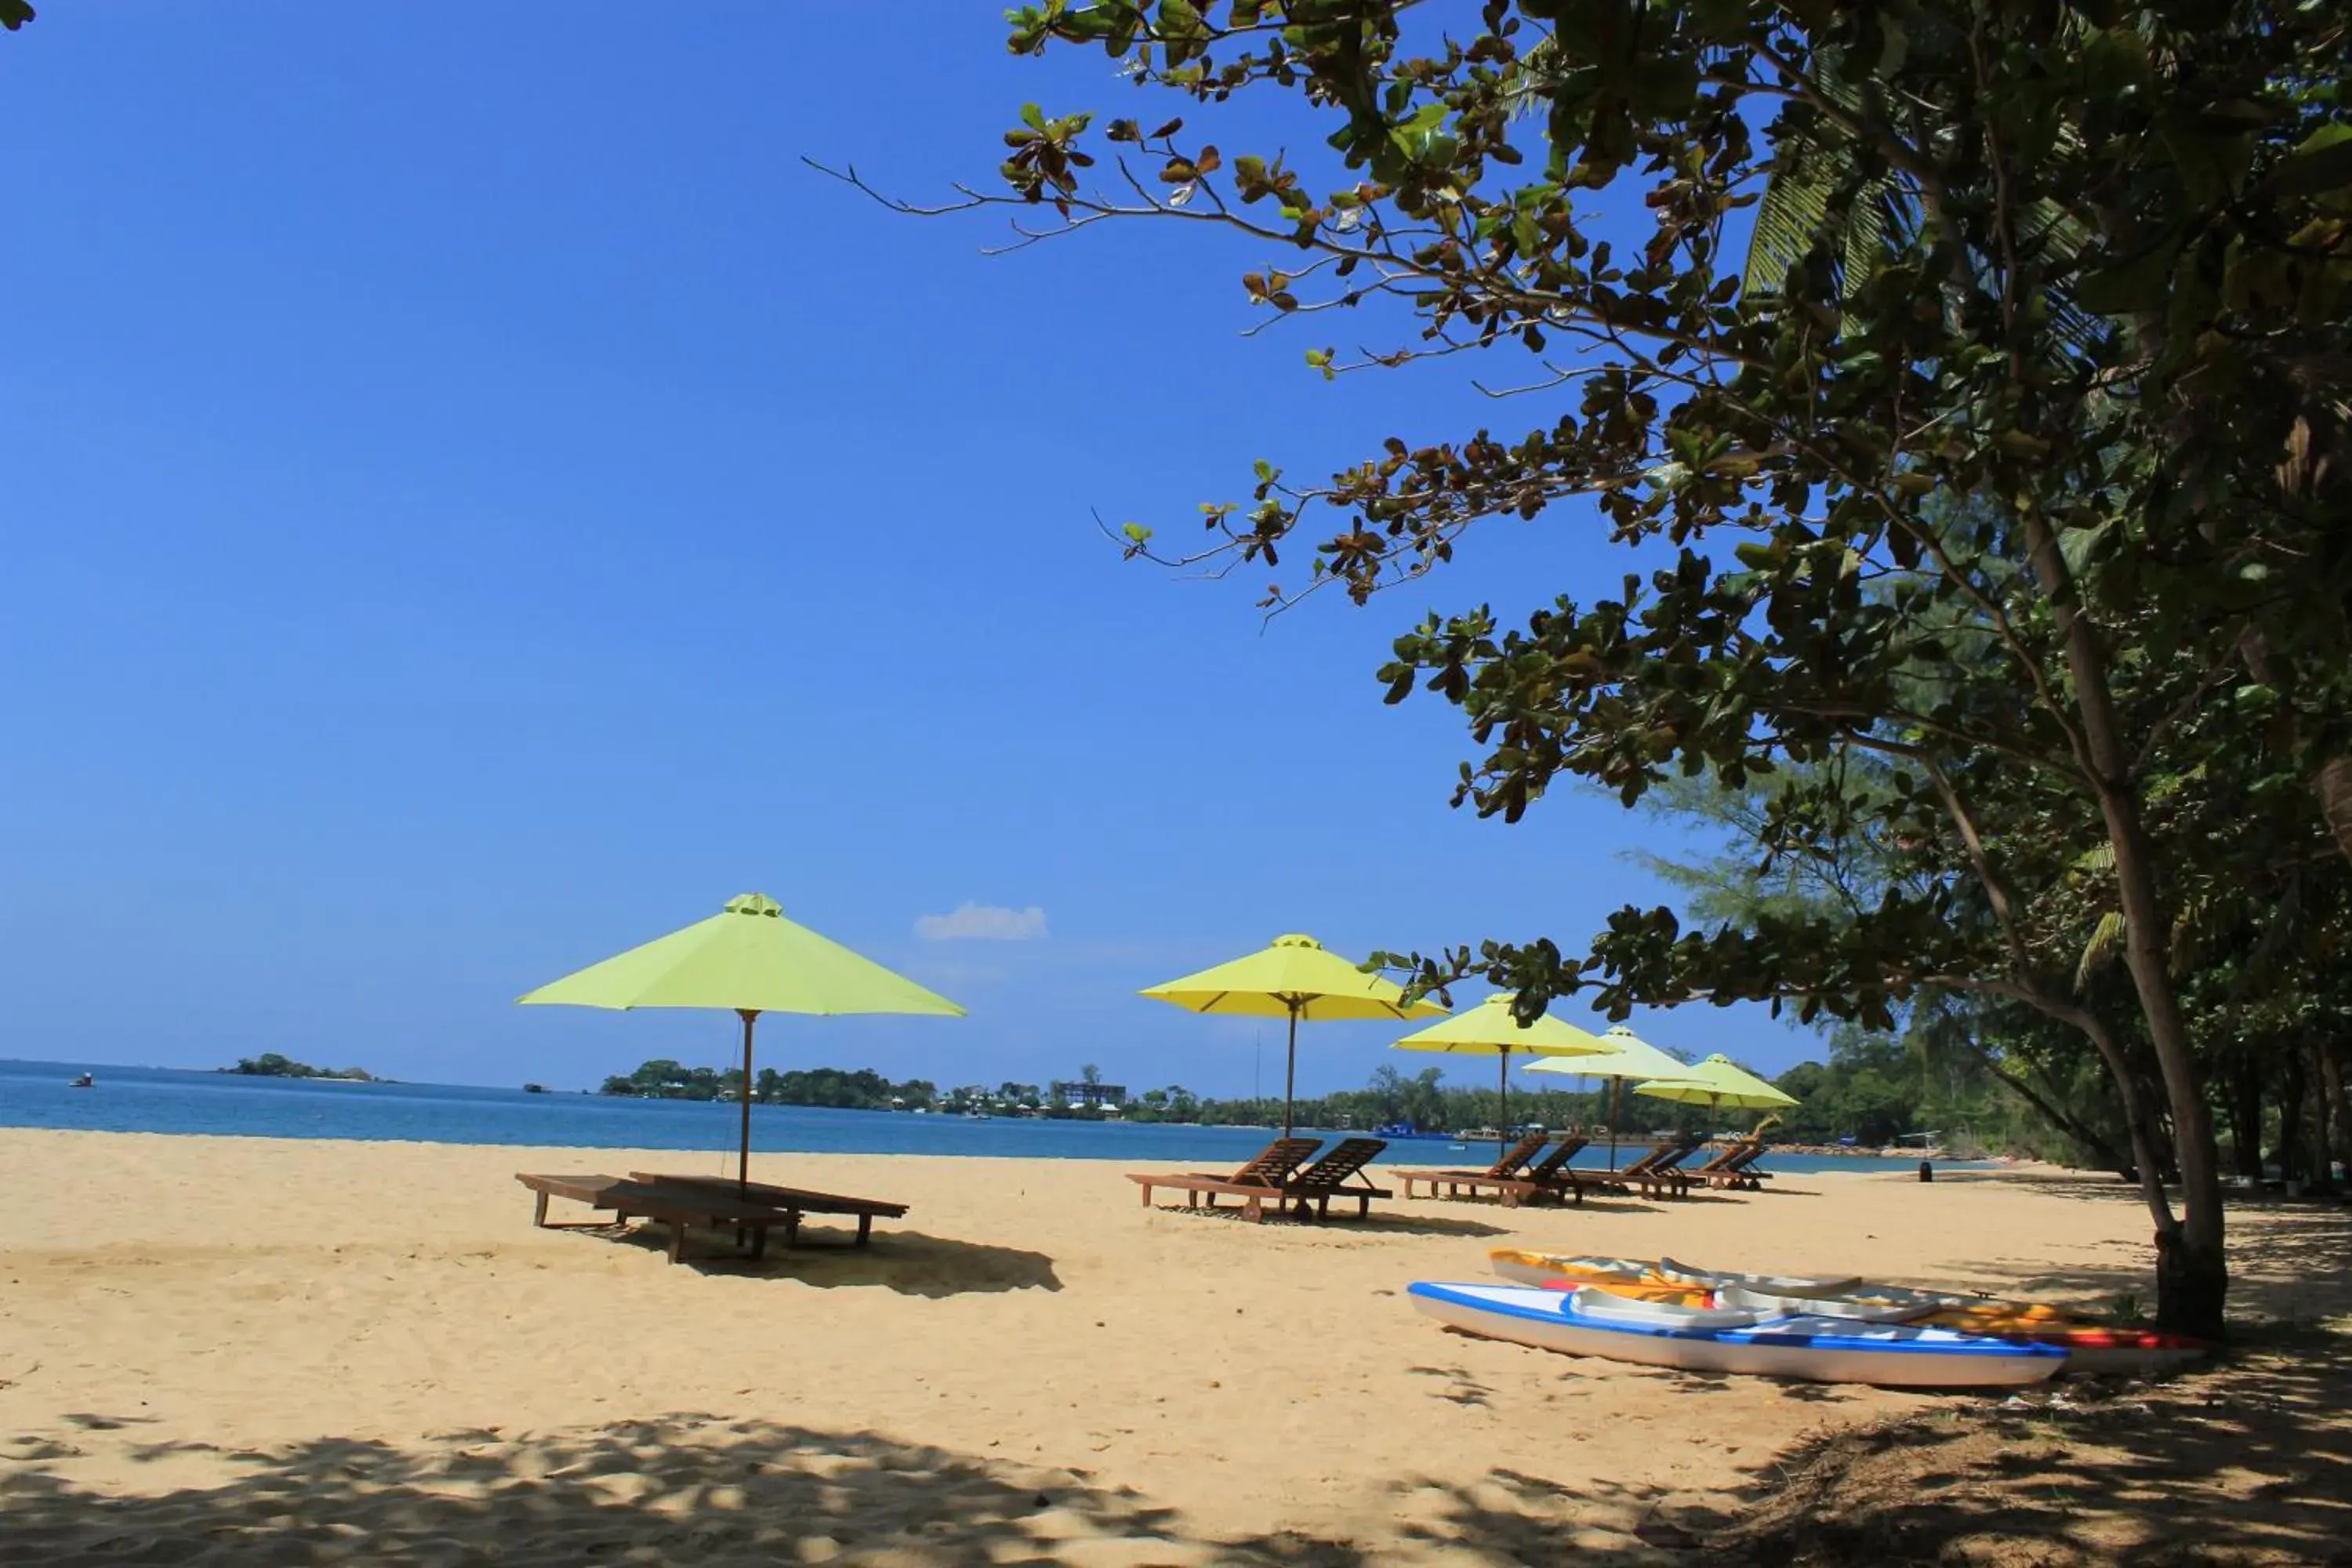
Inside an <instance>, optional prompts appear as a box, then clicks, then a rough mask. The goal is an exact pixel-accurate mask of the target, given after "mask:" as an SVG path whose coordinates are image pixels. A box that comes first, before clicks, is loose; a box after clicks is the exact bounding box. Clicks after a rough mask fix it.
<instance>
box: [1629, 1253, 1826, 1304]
mask: <svg viewBox="0 0 2352 1568" xmlns="http://www.w3.org/2000/svg"><path fill="white" fill-rule="evenodd" d="M1650 1272H1651V1273H1652V1274H1653V1275H1654V1276H1656V1277H1657V1278H1658V1279H1663V1280H1665V1281H1666V1282H1667V1283H1669V1284H1674V1285H1704V1286H1706V1288H1707V1289H1711V1290H1719V1289H1722V1288H1723V1287H1724V1286H1726V1285H1737V1286H1739V1287H1741V1288H1742V1289H1748V1290H1785V1291H1789V1292H1790V1293H1792V1294H1795V1293H1802V1294H1824V1293H1827V1294H1840V1295H1842V1294H1844V1293H1845V1292H1848V1291H1851V1290H1853V1289H1855V1288H1856V1287H1858V1286H1860V1285H1861V1284H1862V1283H1863V1280H1862V1277H1861V1276H1860V1275H1856V1274H1847V1275H1843V1276H1837V1277H1829V1278H1820V1277H1814V1276H1810V1275H1803V1274H1738V1273H1735V1272H1733V1271H1732V1270H1730V1269H1727V1268H1696V1267H1694V1266H1692V1265H1690V1264H1687V1263H1677V1262H1675V1260H1674V1259H1673V1258H1659V1259H1658V1260H1657V1262H1655V1263H1654V1264H1652V1265H1651V1266H1650Z"/></svg>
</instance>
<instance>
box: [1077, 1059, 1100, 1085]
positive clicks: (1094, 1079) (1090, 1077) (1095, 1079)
mask: <svg viewBox="0 0 2352 1568" xmlns="http://www.w3.org/2000/svg"><path fill="white" fill-rule="evenodd" d="M1078 1081H1079V1082H1080V1083H1083V1084H1087V1085H1089V1086H1091V1085H1094V1084H1097V1083H1100V1082H1102V1068H1098V1067H1097V1066H1095V1064H1094V1063H1092V1062H1088V1063H1087V1065H1086V1066H1084V1067H1082V1068H1079V1069H1078Z"/></svg>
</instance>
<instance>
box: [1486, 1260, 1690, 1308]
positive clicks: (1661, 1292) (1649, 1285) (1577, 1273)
mask: <svg viewBox="0 0 2352 1568" xmlns="http://www.w3.org/2000/svg"><path fill="white" fill-rule="evenodd" d="M1486 1260H1487V1261H1488V1262H1489V1263H1491V1264H1492V1265H1494V1268H1495V1272H1496V1273H1497V1274H1499V1275H1501V1276H1502V1277H1503V1278H1504V1279H1509V1280H1512V1281H1514V1282H1516V1283H1517V1284H1521V1285H1537V1286H1540V1287H1542V1288H1543V1289H1547V1290H1552V1289H1573V1288H1574V1287H1575V1286H1576V1285H1580V1284H1585V1285H1599V1286H1601V1287H1602V1288H1603V1289H1607V1290H1609V1291H1610V1292H1611V1293H1612V1294H1614V1295H1621V1296H1632V1297H1634V1298H1636V1299H1639V1300H1652V1301H1672V1302H1677V1303H1680V1304H1681V1305H1684V1306H1688V1307H1706V1306H1712V1305H1713V1304H1714V1302H1713V1300H1712V1298H1713V1294H1714V1293H1713V1292H1712V1291H1709V1290H1707V1289H1705V1288H1703V1287H1694V1286H1689V1285H1671V1284H1666V1283H1664V1282H1662V1281H1661V1280H1659V1279H1657V1278H1656V1277H1655V1276H1654V1275H1653V1274H1652V1273H1651V1272H1650V1266H1649V1264H1648V1263H1646V1262H1643V1260H1641V1259H1639V1258H1571V1257H1564V1256H1562V1255H1560V1254H1559V1253H1556V1252H1521V1251H1519V1250H1517V1249H1516V1248H1514V1247H1496V1248H1495V1249H1494V1250H1493V1251H1492V1252H1489V1253H1488V1254H1487V1255H1486Z"/></svg>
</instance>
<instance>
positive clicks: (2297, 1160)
mask: <svg viewBox="0 0 2352 1568" xmlns="http://www.w3.org/2000/svg"><path fill="white" fill-rule="evenodd" d="M2304 1089H2305V1084H2304V1078H2303V1058H2302V1056H2301V1054H2300V1053H2298V1052H2295V1051H2288V1052H2286V1053H2285V1055H2284V1057H2283V1058H2281V1060H2280V1063H2279V1141H2278V1168H2279V1180H2281V1181H2283V1182H2292V1181H2295V1180H2297V1179H2298V1178H2300V1177H2301V1176H2302V1175H2303V1174H2304V1165H2303V1102H2304V1099H2305V1094H2304Z"/></svg>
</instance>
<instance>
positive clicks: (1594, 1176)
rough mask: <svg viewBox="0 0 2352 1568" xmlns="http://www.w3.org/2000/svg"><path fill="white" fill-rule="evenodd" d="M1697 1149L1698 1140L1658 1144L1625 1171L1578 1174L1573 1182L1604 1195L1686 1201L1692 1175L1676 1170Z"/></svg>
mask: <svg viewBox="0 0 2352 1568" xmlns="http://www.w3.org/2000/svg"><path fill="white" fill-rule="evenodd" d="M1697 1147H1698V1142H1697V1140H1696V1139H1680V1140H1675V1141H1672V1142H1664V1143H1661V1144H1659V1145H1658V1146H1657V1147H1656V1148H1654V1149H1652V1150H1651V1151H1650V1152H1648V1153H1646V1154H1644V1155H1643V1156H1642V1157H1641V1158H1640V1159H1638V1160H1636V1161H1634V1162H1633V1163H1632V1164H1630V1165H1628V1166H1626V1167H1625V1168H1624V1169H1623V1170H1622V1171H1578V1172H1576V1173H1574V1180H1576V1181H1577V1182H1578V1183H1579V1184H1581V1185H1584V1186H1590V1187H1593V1188H1596V1189H1599V1190H1601V1191H1604V1192H1615V1193H1627V1194H1631V1193H1633V1192H1639V1193H1640V1194H1642V1195H1643V1197H1674V1198H1679V1197H1685V1196H1687V1195H1688V1194H1689V1193H1690V1185H1691V1178H1690V1173H1689V1172H1687V1171H1681V1170H1677V1169H1675V1167H1676V1166H1677V1165H1679V1164H1681V1163H1682V1162H1684V1161H1685V1160H1687V1159H1689V1158H1690V1156H1691V1152H1692V1151H1694V1150H1696V1148H1697Z"/></svg>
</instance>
